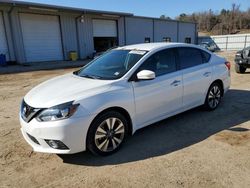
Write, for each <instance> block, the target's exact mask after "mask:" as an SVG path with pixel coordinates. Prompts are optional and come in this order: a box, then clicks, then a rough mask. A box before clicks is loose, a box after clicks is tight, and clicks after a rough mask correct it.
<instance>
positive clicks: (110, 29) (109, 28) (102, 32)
mask: <svg viewBox="0 0 250 188" xmlns="http://www.w3.org/2000/svg"><path fill="white" fill-rule="evenodd" d="M93 32H94V37H117V24H116V21H114V20H93Z"/></svg>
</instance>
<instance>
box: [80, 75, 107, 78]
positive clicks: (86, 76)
mask: <svg viewBox="0 0 250 188" xmlns="http://www.w3.org/2000/svg"><path fill="white" fill-rule="evenodd" d="M79 76H81V77H85V78H91V79H101V78H102V77H100V76H95V75H88V74H84V75H79Z"/></svg>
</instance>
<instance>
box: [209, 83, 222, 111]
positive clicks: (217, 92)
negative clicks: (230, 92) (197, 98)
mask: <svg viewBox="0 0 250 188" xmlns="http://www.w3.org/2000/svg"><path fill="white" fill-rule="evenodd" d="M222 95H223V90H222V87H221V85H220V84H219V83H217V82H215V83H213V84H212V85H211V86H210V87H209V89H208V93H207V96H206V101H205V107H206V109H207V110H215V109H216V108H217V107H218V106H219V104H220V102H221V98H222Z"/></svg>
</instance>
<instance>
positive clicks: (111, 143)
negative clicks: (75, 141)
mask: <svg viewBox="0 0 250 188" xmlns="http://www.w3.org/2000/svg"><path fill="white" fill-rule="evenodd" d="M127 127H128V123H127V120H126V118H125V117H124V116H123V115H122V114H120V113H118V112H115V111H110V112H106V113H104V114H102V115H100V116H98V117H97V118H96V119H95V120H94V122H93V123H92V125H91V126H90V129H89V132H88V136H87V148H88V149H89V150H90V151H91V152H92V153H93V154H95V155H102V156H105V155H110V154H112V153H114V152H116V151H117V150H119V148H120V147H121V145H122V143H123V141H124V139H125V137H126V135H127V132H128V129H127Z"/></svg>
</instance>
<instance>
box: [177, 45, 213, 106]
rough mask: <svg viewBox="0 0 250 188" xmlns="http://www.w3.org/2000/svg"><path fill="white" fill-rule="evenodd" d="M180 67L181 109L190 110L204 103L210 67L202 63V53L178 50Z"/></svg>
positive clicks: (183, 49)
mask: <svg viewBox="0 0 250 188" xmlns="http://www.w3.org/2000/svg"><path fill="white" fill-rule="evenodd" d="M178 51H179V59H180V66H181V68H182V69H183V70H182V71H183V87H184V90H183V107H184V108H191V107H194V106H198V105H201V104H203V103H204V101H205V97H206V92H207V89H208V87H209V84H210V83H211V79H212V67H211V65H210V63H206V62H204V61H205V60H204V57H202V51H200V50H199V49H195V48H179V49H178Z"/></svg>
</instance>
